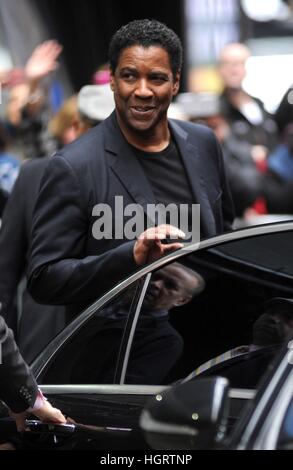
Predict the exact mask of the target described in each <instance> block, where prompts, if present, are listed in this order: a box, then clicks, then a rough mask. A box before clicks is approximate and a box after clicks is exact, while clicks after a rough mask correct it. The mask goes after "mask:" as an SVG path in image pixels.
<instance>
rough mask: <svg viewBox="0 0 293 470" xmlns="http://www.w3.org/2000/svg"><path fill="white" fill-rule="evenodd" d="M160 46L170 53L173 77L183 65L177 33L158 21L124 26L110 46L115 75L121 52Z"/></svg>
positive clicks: (110, 59)
mask: <svg viewBox="0 0 293 470" xmlns="http://www.w3.org/2000/svg"><path fill="white" fill-rule="evenodd" d="M135 45H139V46H142V47H145V48H147V47H150V46H159V47H162V48H163V49H165V50H166V51H167V52H168V55H169V59H170V65H171V69H172V73H173V76H174V78H175V76H176V74H177V73H178V72H179V71H180V69H181V65H182V55H183V53H182V44H181V41H180V39H179V37H178V36H177V34H176V33H174V31H173V30H172V29H170V28H168V27H167V26H166V25H165V24H164V23H161V22H160V21H157V20H147V19H144V20H134V21H131V22H130V23H128V24H126V25H124V26H122V27H121V28H120V29H119V30H118V31H117V32H116V33H115V34H114V36H113V37H112V39H111V42H110V46H109V62H110V67H111V70H112V72H113V73H114V72H115V70H116V67H117V64H118V61H119V57H120V54H121V52H122V51H123V50H124V49H126V48H127V47H131V46H135Z"/></svg>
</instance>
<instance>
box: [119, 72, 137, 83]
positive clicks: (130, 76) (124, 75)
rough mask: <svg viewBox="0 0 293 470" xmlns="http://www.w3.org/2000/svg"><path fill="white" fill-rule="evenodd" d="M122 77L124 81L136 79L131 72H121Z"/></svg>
mask: <svg viewBox="0 0 293 470" xmlns="http://www.w3.org/2000/svg"><path fill="white" fill-rule="evenodd" d="M122 78H123V80H125V81H128V82H129V81H134V80H135V79H136V76H135V74H134V73H133V72H123V73H122Z"/></svg>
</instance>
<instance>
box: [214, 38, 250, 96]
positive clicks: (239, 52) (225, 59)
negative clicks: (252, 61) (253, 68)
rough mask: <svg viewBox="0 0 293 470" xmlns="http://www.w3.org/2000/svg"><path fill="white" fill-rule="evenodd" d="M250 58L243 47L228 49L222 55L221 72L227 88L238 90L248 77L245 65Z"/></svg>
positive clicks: (236, 46)
mask: <svg viewBox="0 0 293 470" xmlns="http://www.w3.org/2000/svg"><path fill="white" fill-rule="evenodd" d="M248 57H249V54H248V52H247V51H246V48H244V47H242V46H240V45H239V46H238V45H235V46H231V47H227V48H226V49H225V50H224V52H223V53H222V57H221V62H220V66H219V72H220V75H221V77H222V79H223V82H224V84H225V86H226V87H227V88H231V89H235V90H238V89H240V88H241V86H242V82H243V80H244V78H245V76H246V68H245V64H246V61H247V59H248Z"/></svg>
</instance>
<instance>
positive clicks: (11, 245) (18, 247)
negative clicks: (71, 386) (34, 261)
mask: <svg viewBox="0 0 293 470" xmlns="http://www.w3.org/2000/svg"><path fill="white" fill-rule="evenodd" d="M48 162H49V157H47V158H40V159H35V160H31V161H28V162H26V163H24V164H23V165H22V166H21V169H20V173H19V176H18V178H17V180H16V182H15V185H14V187H13V191H12V193H11V195H10V197H9V200H8V203H7V205H6V208H5V210H4V214H3V219H2V225H1V230H0V302H1V303H2V310H1V314H2V315H3V317H4V318H5V320H6V322H7V324H8V325H9V327H10V328H12V329H13V330H14V332H17V334H16V338H17V344H18V346H19V348H20V351H21V353H22V355H23V357H24V359H25V360H26V361H27V362H31V361H32V360H33V359H34V357H35V356H36V355H37V354H38V352H39V351H41V350H42V349H43V348H44V346H45V345H46V344H47V343H48V342H49V341H50V340H51V339H52V337H54V336H55V335H56V334H57V333H58V332H59V331H60V329H61V328H63V327H64V325H65V310H64V308H62V307H58V308H57V307H52V306H41V305H39V304H36V302H35V301H34V300H33V299H32V298H31V296H30V294H29V293H28V292H27V290H26V289H25V290H24V292H23V295H22V312H21V317H20V319H19V321H18V322H17V309H16V292H17V287H18V284H19V282H20V280H21V279H22V277H23V276H25V271H26V267H27V257H28V252H29V245H30V236H31V226H32V218H33V211H34V206H35V203H36V199H37V195H38V192H39V186H40V181H41V179H42V176H43V173H44V169H45V168H46V166H47V164H48ZM17 323H18V325H17Z"/></svg>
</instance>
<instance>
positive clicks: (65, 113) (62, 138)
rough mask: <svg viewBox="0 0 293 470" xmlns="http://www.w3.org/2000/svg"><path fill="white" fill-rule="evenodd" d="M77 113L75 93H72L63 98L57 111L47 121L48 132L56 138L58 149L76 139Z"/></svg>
mask: <svg viewBox="0 0 293 470" xmlns="http://www.w3.org/2000/svg"><path fill="white" fill-rule="evenodd" d="M77 113H78V111H77V95H73V96H71V97H70V98H68V99H67V100H65V102H64V103H63V105H62V106H61V108H60V109H59V111H58V112H57V113H56V114H55V116H53V117H52V118H51V120H50V121H49V124H48V128H49V132H50V134H51V135H52V136H53V137H54V138H55V139H56V145H57V148H58V149H60V148H62V147H64V145H67V144H70V142H73V141H74V140H75V139H76V125H75V123H76V121H77V119H78V115H77Z"/></svg>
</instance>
